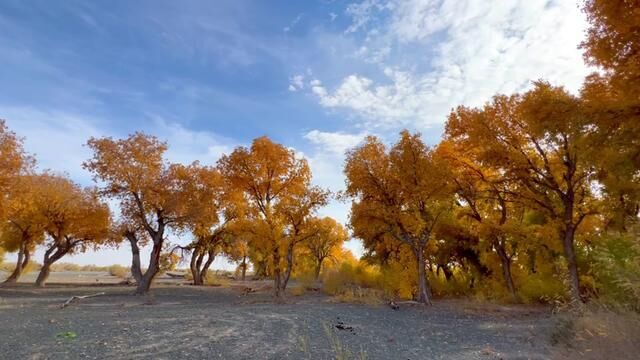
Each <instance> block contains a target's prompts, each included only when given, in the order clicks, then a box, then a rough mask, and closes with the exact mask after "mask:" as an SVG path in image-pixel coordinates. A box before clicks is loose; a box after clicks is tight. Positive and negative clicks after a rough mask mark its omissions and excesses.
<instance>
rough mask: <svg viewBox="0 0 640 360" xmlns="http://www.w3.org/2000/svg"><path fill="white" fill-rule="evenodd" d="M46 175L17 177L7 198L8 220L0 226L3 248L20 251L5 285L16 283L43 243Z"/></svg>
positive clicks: (6, 216) (6, 210)
mask: <svg viewBox="0 0 640 360" xmlns="http://www.w3.org/2000/svg"><path fill="white" fill-rule="evenodd" d="M46 180H47V175H43V176H40V175H19V176H16V178H15V182H14V183H13V185H12V186H11V190H10V191H9V193H8V194H7V197H6V198H5V205H6V206H5V221H4V222H3V223H2V225H0V247H3V248H5V249H6V250H8V251H11V252H14V251H17V252H18V257H17V261H16V267H15V268H14V270H13V272H12V273H11V275H9V277H8V278H7V279H6V280H5V283H15V282H16V281H18V279H19V278H20V275H21V274H22V271H23V270H24V269H25V268H26V267H27V265H28V264H29V261H30V260H31V255H32V254H33V252H34V251H35V248H36V246H38V245H40V244H42V242H43V241H44V235H45V227H46V225H47V223H46V218H45V217H44V216H43V214H42V212H41V211H40V210H41V209H40V208H39V207H40V206H42V205H43V204H42V202H41V201H40V199H41V196H43V195H44V191H45V190H46V188H45V185H46V183H47V181H46Z"/></svg>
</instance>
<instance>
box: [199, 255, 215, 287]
mask: <svg viewBox="0 0 640 360" xmlns="http://www.w3.org/2000/svg"><path fill="white" fill-rule="evenodd" d="M208 256H209V257H208V258H207V261H205V263H204V265H203V266H202V269H201V270H200V283H201V284H203V285H204V283H205V281H206V280H207V273H208V272H209V267H210V266H211V264H212V263H213V260H215V258H216V255H215V253H214V251H213V250H209V252H208Z"/></svg>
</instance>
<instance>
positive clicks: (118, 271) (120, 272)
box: [108, 265, 131, 279]
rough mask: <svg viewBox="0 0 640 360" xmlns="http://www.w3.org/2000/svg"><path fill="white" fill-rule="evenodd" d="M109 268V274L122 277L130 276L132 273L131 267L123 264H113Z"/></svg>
mask: <svg viewBox="0 0 640 360" xmlns="http://www.w3.org/2000/svg"><path fill="white" fill-rule="evenodd" d="M108 270H109V275H111V276H115V277H119V278H122V279H124V278H126V277H128V276H129V275H130V273H131V271H130V268H128V267H125V266H122V265H111V266H109V269H108Z"/></svg>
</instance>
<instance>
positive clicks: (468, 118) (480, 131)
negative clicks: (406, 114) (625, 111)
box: [446, 82, 597, 300]
mask: <svg viewBox="0 0 640 360" xmlns="http://www.w3.org/2000/svg"><path fill="white" fill-rule="evenodd" d="M588 129H589V121H588V118H587V117H586V116H585V115H584V112H583V111H582V106H581V102H580V100H579V99H577V98H575V97H573V96H571V95H570V94H569V93H567V92H566V91H565V90H564V89H563V88H560V87H553V86H551V85H549V84H548V83H544V82H537V83H536V84H535V88H534V89H533V90H531V91H529V92H527V93H524V94H522V95H520V94H517V95H512V96H509V97H507V96H496V97H494V99H493V101H492V102H490V103H488V104H486V105H485V106H484V108H482V109H470V108H466V107H459V108H458V109H457V110H455V111H454V112H453V113H452V114H451V115H450V116H449V119H448V122H447V126H446V136H447V138H448V139H450V140H451V141H453V142H454V143H456V144H457V146H459V147H460V148H468V149H474V152H475V153H476V154H477V155H476V156H477V160H478V161H479V162H481V163H482V164H485V165H486V166H490V167H492V168H493V169H494V170H493V171H497V172H498V173H503V174H504V176H505V177H507V178H509V179H512V180H513V181H516V182H517V184H518V186H517V190H516V191H515V193H512V194H511V195H514V196H517V197H518V199H520V200H521V201H524V202H526V203H527V204H528V206H532V207H534V208H536V209H538V210H540V211H543V212H545V213H546V215H547V216H548V217H549V218H550V219H551V220H552V221H553V222H554V224H555V226H556V228H557V230H558V235H559V236H558V241H560V243H561V244H562V247H563V249H564V255H565V258H566V260H567V265H568V273H569V279H570V294H571V297H572V299H574V300H579V299H580V296H579V295H580V285H579V276H578V265H577V260H576V254H575V244H574V243H575V235H576V231H577V230H578V227H579V226H580V224H581V223H582V221H583V220H584V218H585V217H586V216H588V215H592V214H595V213H596V211H597V207H596V204H595V200H594V198H593V196H592V194H591V184H592V181H593V180H594V179H595V169H594V166H593V164H592V163H591V161H590V156H591V151H592V147H591V143H590V137H589V131H588Z"/></svg>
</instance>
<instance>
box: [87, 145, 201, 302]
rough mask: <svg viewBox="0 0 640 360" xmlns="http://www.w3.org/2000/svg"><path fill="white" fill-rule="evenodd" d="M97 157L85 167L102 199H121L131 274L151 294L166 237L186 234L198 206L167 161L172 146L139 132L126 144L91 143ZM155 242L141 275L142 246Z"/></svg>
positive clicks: (122, 228)
mask: <svg viewBox="0 0 640 360" xmlns="http://www.w3.org/2000/svg"><path fill="white" fill-rule="evenodd" d="M87 144H88V146H89V147H90V148H91V149H92V150H93V157H92V158H91V159H90V160H88V161H86V162H85V163H84V167H85V168H86V169H88V170H89V171H91V172H92V173H93V175H94V179H95V180H96V181H99V182H101V183H102V184H104V185H103V186H102V188H101V194H102V195H103V196H106V197H109V198H113V199H116V200H119V202H120V211H121V216H120V224H119V226H118V229H119V231H120V232H121V234H122V236H124V237H125V238H126V239H127V240H128V241H129V243H130V244H131V252H132V261H131V273H132V275H133V277H134V279H135V280H136V282H137V284H138V286H137V289H136V293H137V294H145V293H147V292H148V291H149V288H150V286H151V283H152V281H153V279H154V277H155V276H156V275H157V274H158V272H159V271H160V255H161V253H162V251H163V245H164V242H165V237H166V233H167V231H168V230H169V229H171V228H176V229H181V228H183V227H184V226H185V225H184V224H185V221H186V220H187V219H189V218H190V217H192V216H193V215H194V214H193V211H194V210H195V209H197V207H192V206H191V205H190V204H191V202H192V201H196V199H194V196H197V194H194V193H193V192H192V191H189V189H188V188H185V187H184V186H183V185H184V184H185V179H184V178H182V177H181V175H182V173H181V172H180V171H179V168H178V167H176V166H171V165H169V164H168V163H167V162H166V161H165V160H164V157H163V156H164V153H165V151H166V150H167V144H166V143H164V142H162V141H160V140H158V139H157V138H156V137H153V136H149V135H146V134H143V133H135V134H133V135H131V136H129V137H128V138H126V139H120V140H114V139H112V138H101V139H96V138H91V139H90V140H89V141H88V143H87ZM148 243H151V245H152V249H151V253H150V257H149V263H148V268H147V270H146V271H145V272H143V271H142V267H141V263H140V247H141V246H145V245H146V244H148Z"/></svg>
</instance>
